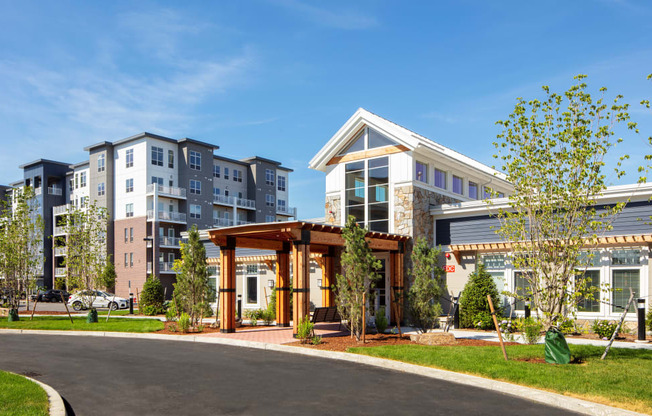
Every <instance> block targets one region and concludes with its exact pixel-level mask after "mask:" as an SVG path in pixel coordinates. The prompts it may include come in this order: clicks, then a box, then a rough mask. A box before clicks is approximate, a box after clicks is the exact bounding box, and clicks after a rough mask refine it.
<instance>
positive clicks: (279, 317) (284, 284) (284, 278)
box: [276, 245, 290, 327]
mask: <svg viewBox="0 0 652 416" xmlns="http://www.w3.org/2000/svg"><path fill="white" fill-rule="evenodd" d="M276 326H280V327H289V326H290V247H289V245H287V247H285V249H284V250H281V251H277V252H276Z"/></svg>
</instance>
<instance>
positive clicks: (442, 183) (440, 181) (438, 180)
mask: <svg viewBox="0 0 652 416" xmlns="http://www.w3.org/2000/svg"><path fill="white" fill-rule="evenodd" d="M435 186H436V187H437V188H442V189H446V172H444V171H443V170H439V169H435Z"/></svg>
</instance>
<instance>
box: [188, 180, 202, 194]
mask: <svg viewBox="0 0 652 416" xmlns="http://www.w3.org/2000/svg"><path fill="white" fill-rule="evenodd" d="M190 193H191V194H197V195H199V194H201V182H200V181H197V180H194V179H191V180H190Z"/></svg>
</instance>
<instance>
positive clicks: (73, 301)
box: [68, 290, 129, 311]
mask: <svg viewBox="0 0 652 416" xmlns="http://www.w3.org/2000/svg"><path fill="white" fill-rule="evenodd" d="M94 292H95V300H93V308H109V307H110V308H111V310H112V311H115V310H118V309H127V308H128V307H129V300H128V299H125V298H121V297H118V296H115V295H114V294H113V293H107V292H103V291H101V290H95V291H94ZM84 298H88V296H81V293H80V292H77V293H75V294H73V295H72V296H70V299H69V300H68V305H70V306H72V308H73V309H74V310H76V311H80V310H82V309H89V306H88V305H85V304H84V302H87V299H84Z"/></svg>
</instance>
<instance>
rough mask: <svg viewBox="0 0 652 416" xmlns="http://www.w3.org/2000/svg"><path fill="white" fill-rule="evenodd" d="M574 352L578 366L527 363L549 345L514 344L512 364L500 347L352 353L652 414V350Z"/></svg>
mask: <svg viewBox="0 0 652 416" xmlns="http://www.w3.org/2000/svg"><path fill="white" fill-rule="evenodd" d="M570 348H571V354H572V355H573V357H574V358H575V360H576V361H577V362H578V363H575V364H569V365H551V364H544V363H536V362H528V361H526V360H528V359H542V358H543V357H544V347H543V345H518V346H508V347H507V355H508V356H509V357H510V361H507V362H506V361H505V360H504V359H503V356H502V353H501V350H500V347H498V346H496V347H493V346H488V347H470V346H459V347H456V346H448V347H446V346H425V345H386V346H379V347H367V348H365V347H356V348H349V350H348V351H349V352H352V353H356V354H363V355H370V356H373V357H381V358H388V359H392V360H397V361H403V362H406V363H411V364H417V365H422V366H427V367H435V368H440V369H444V370H451V371H455V372H459V373H466V374H473V375H479V376H482V377H487V378H491V379H494V380H501V381H507V382H511V383H515V384H520V385H524V386H530V387H536V388H539V389H543V390H548V391H552V392H556V393H561V394H564V395H568V396H573V397H578V398H583V399H586V400H590V401H594V402H598V403H602V404H606V405H610V406H616V407H621V408H624V409H628V410H633V411H637V412H643V413H649V414H652V389H651V387H650V386H652V351H650V350H634V349H624V348H614V349H612V350H611V351H610V353H609V356H608V357H607V359H606V360H604V361H602V360H600V355H602V353H603V352H604V348H603V347H596V346H591V345H571V346H570Z"/></svg>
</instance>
